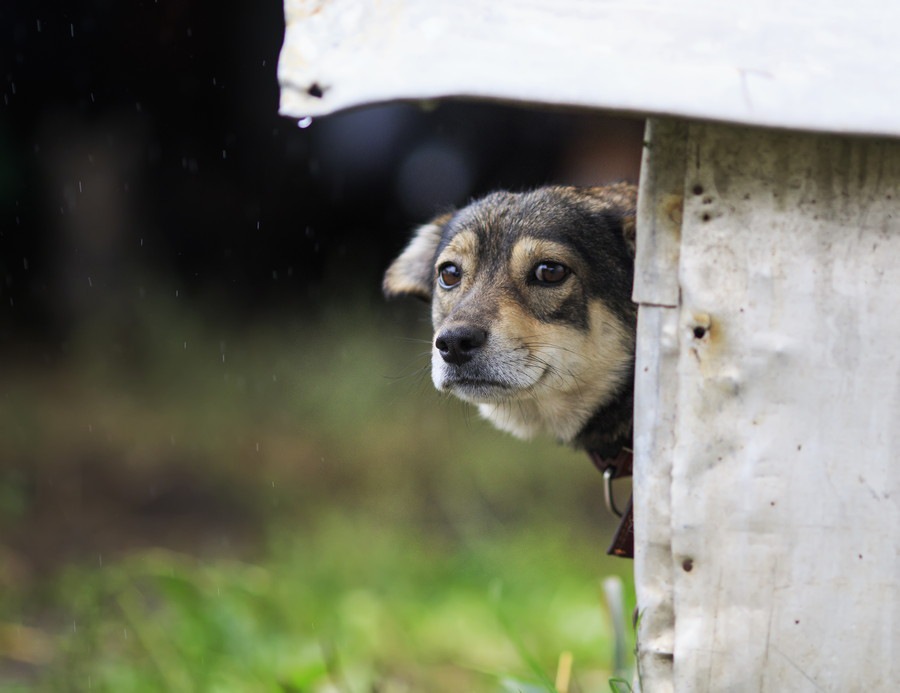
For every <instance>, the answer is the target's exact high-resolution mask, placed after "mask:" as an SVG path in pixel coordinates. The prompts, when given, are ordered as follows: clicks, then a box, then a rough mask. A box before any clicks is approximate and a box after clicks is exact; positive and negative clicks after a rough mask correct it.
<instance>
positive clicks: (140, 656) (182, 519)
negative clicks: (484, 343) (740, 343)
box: [0, 298, 633, 691]
mask: <svg viewBox="0 0 900 693" xmlns="http://www.w3.org/2000/svg"><path fill="white" fill-rule="evenodd" d="M213 308H214V306H211V305H202V304H201V302H199V301H195V302H193V303H191V304H188V303H186V302H179V301H178V300H177V299H169V300H161V299H160V300H156V301H153V300H151V299H149V298H148V299H147V300H146V303H145V304H144V306H143V307H142V310H140V311H138V312H137V313H136V315H137V316H138V318H137V320H136V322H134V323H133V324H130V325H129V328H128V330H127V331H126V330H123V329H122V326H121V324H119V323H116V322H115V321H113V320H110V319H108V318H103V317H100V318H97V319H96V320H94V321H93V322H90V323H85V324H83V325H81V327H80V328H79V330H78V331H77V333H76V335H77V336H76V337H75V338H73V340H72V341H71V342H70V343H68V344H67V345H66V346H65V349H64V351H63V353H62V355H56V356H53V357H52V358H48V357H47V355H46V354H42V353H39V352H38V351H35V352H34V353H30V354H27V355H21V354H20V355H18V356H17V357H16V358H7V359H5V360H4V364H5V365H4V367H3V370H2V372H0V379H2V382H3V383H4V387H3V390H2V393H0V435H2V439H3V447H4V453H3V454H4V457H5V458H6V459H7V462H6V463H5V464H4V466H3V468H2V470H0V528H2V530H3V536H4V537H5V540H4V542H3V544H2V545H0V552H2V553H0V561H2V562H0V566H2V568H0V685H2V686H4V687H5V688H4V689H6V688H9V689H10V690H51V691H55V690H60V691H62V690H109V691H130V690H133V691H144V690H147V691H150V690H153V691H155V690H209V691H235V690H240V691H253V690H260V691H262V690H272V691H277V690H289V691H290V690H293V691H335V690H337V691H363V690H378V691H414V690H429V691H441V690H446V691H460V690H467V691H478V690H547V687H548V685H550V683H552V680H553V673H554V670H555V668H556V665H557V660H558V658H559V656H560V654H561V653H562V652H570V653H572V655H573V657H574V674H573V676H574V682H575V683H574V684H573V688H572V690H581V691H594V690H597V691H599V690H608V688H609V683H608V682H609V680H610V678H611V677H613V676H614V675H615V674H616V673H617V672H614V671H612V668H613V667H612V662H613V661H614V657H613V647H614V642H613V630H612V626H611V624H610V623H609V617H608V615H607V613H606V611H605V610H604V608H603V605H602V598H601V595H600V580H601V579H602V578H603V577H604V576H606V575H609V574H611V573H617V574H620V575H622V576H623V577H625V579H626V580H627V581H629V584H630V578H629V577H626V576H627V574H628V572H629V571H630V569H631V565H630V563H628V562H623V561H617V560H615V559H609V558H607V557H605V556H604V555H603V549H604V548H605V543H606V541H607V539H608V536H609V533H610V530H611V525H612V522H611V520H610V519H609V518H607V517H606V515H605V511H604V510H603V509H602V507H601V506H602V502H601V500H600V493H601V489H600V480H599V476H598V475H597V473H596V471H595V470H594V469H593V468H592V467H591V465H590V463H589V462H588V461H587V460H586V459H585V458H584V456H582V455H580V454H577V453H575V452H572V451H567V450H564V449H561V448H559V447H558V446H556V445H555V444H554V443H553V442H552V441H538V442H531V443H523V442H521V441H516V440H514V439H512V438H509V437H507V436H505V435H503V434H501V433H498V432H496V431H494V430H493V429H491V428H490V427H489V426H488V425H487V424H485V423H483V422H481V421H480V420H478V419H477V416H476V415H475V414H474V413H472V412H470V411H469V410H468V409H466V408H465V407H464V406H463V405H461V404H460V403H458V402H456V401H455V400H447V399H445V398H442V397H440V396H439V395H437V393H434V392H433V388H432V387H431V383H430V377H429V374H428V371H427V366H428V351H429V349H428V342H427V340H428V337H429V336H430V332H429V328H428V326H427V324H426V323H424V322H423V321H422V317H423V316H422V313H424V312H425V311H424V309H423V307H421V306H405V305H402V306H392V307H390V308H387V309H386V308H384V307H382V306H380V305H378V306H375V305H372V306H370V305H357V306H354V307H348V306H347V305H339V306H333V307H332V308H331V309H330V310H321V311H319V312H318V313H316V314H314V315H313V314H296V315H260V316H258V319H257V320H254V321H252V322H248V323H245V324H241V325H235V324H233V323H231V322H229V321H228V320H224V319H221V318H220V317H219V315H220V313H219V312H218V311H217V310H214V309H213ZM627 591H628V594H629V595H630V594H631V589H630V587H629V589H628V590H627ZM628 599H629V601H630V602H631V601H633V598H632V597H631V596H629V597H628ZM618 673H621V672H618Z"/></svg>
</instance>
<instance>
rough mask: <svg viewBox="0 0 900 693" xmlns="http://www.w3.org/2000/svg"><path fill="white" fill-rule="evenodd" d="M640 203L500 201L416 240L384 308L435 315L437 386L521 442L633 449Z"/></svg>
mask: <svg viewBox="0 0 900 693" xmlns="http://www.w3.org/2000/svg"><path fill="white" fill-rule="evenodd" d="M636 200H637V190H636V188H635V187H634V186H631V185H628V184H625V183H619V184H615V185H611V186H607V187H592V188H576V187H567V186H548V187H541V188H538V189H536V190H533V191H529V192H521V193H512V192H505V191H501V192H494V193H492V194H489V195H487V196H486V197H484V198H482V199H479V200H476V201H474V202H472V203H471V204H469V205H467V206H465V207H463V208H462V209H459V210H456V211H452V212H449V213H446V214H442V215H441V216H438V217H437V218H435V219H433V220H432V221H430V222H429V223H427V224H424V225H422V226H421V227H419V228H418V229H417V230H416V231H415V232H414V234H413V237H412V240H411V241H410V242H409V244H408V245H407V246H406V248H405V249H404V250H403V251H402V252H401V254H400V255H399V256H398V257H397V258H396V259H395V260H394V261H393V263H392V264H391V265H390V266H389V267H388V269H387V271H386V273H385V276H384V282H383V289H384V293H385V294H386V296H388V297H389V298H390V297H396V296H415V297H418V298H420V299H423V300H425V301H428V302H430V303H431V317H432V322H433V325H434V339H433V341H432V349H431V376H432V380H433V382H434V385H435V387H436V388H437V389H438V390H440V391H442V392H449V393H452V394H453V395H455V396H457V397H459V398H460V399H462V400H464V401H466V402H470V403H472V404H475V405H476V406H477V407H478V410H479V412H480V413H481V415H482V416H483V417H484V418H486V419H487V420H488V421H490V422H491V423H492V424H493V425H494V426H496V427H497V428H499V429H501V430H504V431H508V432H510V433H512V434H514V435H515V436H518V437H520V438H531V437H533V436H535V435H538V434H549V435H551V436H553V437H555V438H556V439H557V440H559V441H560V442H562V443H565V444H568V445H570V446H573V447H575V448H580V449H583V450H586V451H588V452H589V453H590V454H591V455H592V457H594V456H596V457H597V458H598V459H613V458H615V457H616V455H619V454H620V453H621V451H622V449H623V448H628V447H630V445H631V436H632V410H633V401H634V347H635V329H636V322H637V307H636V306H635V304H634V303H633V302H632V301H631V291H632V283H633V276H634V255H635V214H636V212H635V209H636Z"/></svg>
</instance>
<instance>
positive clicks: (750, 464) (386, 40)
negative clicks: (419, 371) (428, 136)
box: [279, 0, 900, 693]
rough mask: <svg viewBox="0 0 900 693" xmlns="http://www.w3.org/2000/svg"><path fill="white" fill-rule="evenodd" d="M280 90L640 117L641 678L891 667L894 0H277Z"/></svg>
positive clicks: (301, 96) (898, 340) (883, 671)
mask: <svg viewBox="0 0 900 693" xmlns="http://www.w3.org/2000/svg"><path fill="white" fill-rule="evenodd" d="M286 16H287V31H286V37H285V44H284V49H283V52H282V56H281V62H280V65H279V77H280V81H281V84H282V106H281V108H282V112H283V113H284V114H285V115H290V116H293V117H295V118H298V119H299V118H303V117H306V116H317V115H321V114H325V113H329V112H333V111H336V110H340V109H343V108H347V107H351V106H357V105H361V104H365V103H373V102H380V101H389V100H396V99H411V100H419V99H434V98H440V97H444V96H467V97H481V98H488V99H507V100H513V101H520V102H534V103H544V104H558V105H568V106H580V107H590V108H597V109H607V110H614V111H619V112H628V113H633V114H641V115H644V116H646V117H648V127H647V136H646V142H645V149H644V158H643V165H642V173H641V180H640V202H639V219H638V258H637V273H636V281H635V287H634V299H635V301H637V302H638V303H639V304H640V316H639V335H638V358H637V376H636V378H637V383H636V389H637V402H636V419H635V508H636V514H635V521H636V558H635V580H636V587H637V595H638V608H639V610H640V621H639V628H638V677H637V679H636V684H637V686H639V687H640V688H641V689H642V690H644V691H648V692H651V693H657V692H659V691H669V690H676V691H729V692H733V691H762V690H766V691H770V690H771V691H791V692H802V691H837V690H841V691H893V690H897V689H898V688H900V143H898V141H897V139H896V138H898V137H900V50H898V49H897V48H896V47H895V44H896V40H897V39H896V34H897V29H898V27H900V5H897V4H892V3H883V2H876V1H875V0H857V2H853V3H846V2H835V1H831V0H826V1H825V2H822V3H818V4H816V5H810V4H808V3H801V2H797V1H796V0H780V1H779V2H774V0H762V1H761V2H757V3H743V4H741V5H739V6H735V5H733V4H732V3H721V2H713V1H712V0H689V1H688V2H682V3H674V4H673V3H667V2H663V1H662V0H647V1H645V2H640V3H625V2H610V1H604V0H597V1H596V2H588V1H586V0H528V1H525V0H522V1H520V2H513V3H502V2H488V1H487V0H456V1H455V2H452V3H451V2H436V1H435V0H391V1H387V2H385V1H379V0H331V1H327V0H318V1H317V0H286Z"/></svg>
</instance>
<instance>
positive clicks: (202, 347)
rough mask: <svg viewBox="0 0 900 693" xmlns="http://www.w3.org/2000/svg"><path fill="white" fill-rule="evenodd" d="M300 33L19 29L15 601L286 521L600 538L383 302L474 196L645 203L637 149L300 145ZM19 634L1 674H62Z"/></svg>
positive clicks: (274, 14) (183, 14)
mask: <svg viewBox="0 0 900 693" xmlns="http://www.w3.org/2000/svg"><path fill="white" fill-rule="evenodd" d="M283 31H284V24H283V15H282V7H281V4H280V3H279V2H267V3H222V2H208V1H203V0H189V1H185V2H173V1H169V0H144V1H142V2H137V1H134V0H88V1H83V2H79V3H69V2H53V1H51V0H46V1H43V2H31V1H27V0H12V1H7V2H4V3H3V4H2V6H0V77H2V87H0V91H2V96H3V101H2V103H0V528H2V530H3V537H4V539H3V542H2V546H0V590H3V589H8V590H12V591H13V592H15V591H16V590H25V591H27V589H28V588H29V587H30V586H31V585H33V584H34V581H35V580H36V579H37V576H39V575H40V576H48V575H50V576H52V575H54V574H56V573H55V571H58V570H59V569H60V567H61V566H63V565H66V564H67V563H68V562H70V561H74V562H76V563H78V562H79V561H81V562H82V563H83V562H88V563H91V564H93V563H94V562H96V561H97V557H98V556H99V557H100V563H101V564H102V562H103V558H102V557H103V555H110V553H115V555H124V553H125V552H127V551H129V550H132V549H135V548H140V547H160V546H162V547H169V548H176V549H179V550H182V549H183V550H188V551H191V552H195V553H196V552H203V551H214V552H215V551H226V552H227V551H236V552H238V553H241V554H242V555H245V554H246V553H247V552H248V551H249V552H250V553H251V554H252V553H253V552H254V551H257V553H258V551H259V549H258V547H259V546H260V544H261V542H262V541H263V540H262V539H260V537H265V536H269V533H268V530H267V529H266V528H267V527H268V526H269V524H271V517H272V513H273V512H274V511H273V509H274V508H281V509H282V510H283V509H285V508H290V509H291V511H292V513H293V514H292V515H291V517H292V518H294V519H293V520H292V521H294V522H300V520H297V519H296V518H297V517H298V514H299V516H301V517H302V518H305V519H303V522H307V521H309V522H311V521H312V520H310V518H313V517H318V515H316V513H318V512H320V511H322V510H323V508H329V507H332V508H333V507H349V506H353V507H354V508H355V509H356V510H359V508H363V511H365V510H366V509H368V511H369V512H370V513H373V514H374V516H377V517H379V518H381V519H384V518H385V517H388V518H392V519H393V520H397V521H400V522H407V523H408V522H414V523H422V524H424V525H428V523H432V524H433V525H434V526H436V527H437V526H440V527H445V526H446V525H447V523H448V520H447V517H449V516H453V515H454V513H457V514H458V512H457V511H459V508H457V510H452V509H450V510H448V509H447V507H444V506H446V504H447V503H448V501H447V500H446V499H447V498H448V497H451V498H457V500H459V503H461V504H462V505H461V506H459V507H463V506H464V507H466V508H469V510H466V513H469V511H470V510H471V508H472V507H474V506H472V502H473V501H472V498H473V497H474V498H480V499H481V500H480V501H479V502H480V503H483V506H484V507H486V508H488V509H489V510H490V516H491V517H494V518H501V520H503V518H507V519H510V521H512V520H514V519H515V518H521V517H523V516H525V515H527V514H529V513H530V512H531V511H532V510H533V508H532V507H531V503H532V502H534V503H535V504H536V505H538V506H540V505H546V506H547V507H549V508H551V509H552V508H556V509H557V510H558V509H559V508H560V507H565V508H566V510H565V512H566V513H569V514H570V515H572V516H573V517H575V516H576V515H577V516H578V518H580V519H582V520H584V522H585V526H588V527H591V528H593V526H594V525H593V523H596V522H598V521H599V520H598V518H600V517H601V514H600V513H599V512H596V511H595V508H596V507H597V502H596V499H597V496H596V493H597V488H596V487H594V486H592V485H591V486H586V484H585V483H584V481H583V480H587V479H590V481H591V482H593V476H592V475H593V474H594V472H593V471H592V470H589V469H588V467H589V465H588V464H587V463H586V462H584V463H583V470H582V467H581V465H582V460H580V459H579V462H578V465H579V466H578V472H576V474H583V478H582V477H577V476H576V477H575V478H574V479H567V480H561V479H560V478H559V475H558V474H555V473H554V472H552V471H550V472H533V470H532V471H527V470H528V469H529V467H528V466H527V464H526V463H522V462H520V461H519V460H520V459H521V458H522V457H523V455H528V454H533V455H536V456H537V458H538V459H545V458H546V457H547V456H548V455H552V456H553V458H555V459H556V458H557V456H562V457H560V458H559V459H565V457H564V456H565V455H566V454H571V453H566V452H565V451H559V452H557V451H555V448H553V447H552V445H551V447H544V448H540V447H538V448H534V447H532V446H525V445H524V444H519V443H516V442H515V441H512V440H511V439H508V438H506V437H504V436H502V435H501V434H497V433H495V432H493V431H490V430H488V429H485V430H483V431H482V429H480V428H479V427H478V426H477V424H475V423H473V415H471V414H469V413H467V412H466V411H464V410H463V409H462V408H460V407H459V406H458V405H456V404H448V403H447V402H445V401H437V398H434V397H433V395H432V394H431V393H430V388H429V384H428V378H427V375H425V376H424V377H423V375H422V373H423V365H427V350H428V344H427V340H428V338H429V336H430V333H429V328H428V325H427V320H426V317H427V315H426V313H427V310H426V309H425V308H424V306H420V305H407V304H403V305H391V306H385V305H384V304H383V301H382V299H381V297H380V281H381V274H382V272H383V271H384V268H385V266H386V265H387V263H388V262H389V261H390V259H391V258H392V257H393V256H394V255H395V254H396V253H397V252H398V251H399V249H400V248H401V247H402V246H403V244H404V243H405V241H406V239H407V238H408V236H409V234H410V232H411V231H412V229H413V228H414V227H415V225H416V224H418V223H421V222H423V221H426V220H427V219H428V218H429V217H430V216H431V215H433V214H435V213H437V212H440V211H442V210H445V209H447V208H448V207H449V206H452V205H459V204H464V203H465V202H466V200H468V199H470V198H472V197H474V196H479V195H481V194H483V193H486V192H488V191H490V190H493V189H497V188H507V189H514V190H515V189H524V188H530V187H534V186H538V185H541V184H544V183H550V182H553V183H575V184H598V183H605V182H610V181H615V180H621V179H628V180H632V181H635V180H636V178H637V173H638V165H639V158H640V148H641V137H642V129H643V125H642V123H641V122H639V121H637V120H632V119H628V118H619V117H613V116H602V115H598V114H595V113H590V112H573V111H563V110H548V109H539V108H529V107H525V106H517V105H502V104H486V103H473V102H465V101H460V100H450V101H443V102H438V103H430V104H389V105H381V106H375V107H371V108H364V109H359V110H356V111H353V112H348V113H342V114H337V115H334V116H329V117H323V118H316V119H315V120H314V121H313V122H311V123H310V122H306V121H301V122H300V123H298V122H296V121H294V120H290V119H285V118H282V117H280V116H279V115H278V113H277V109H278V85H277V83H276V77H275V75H276V66H277V61H278V53H279V50H280V47H281V41H282V37H283ZM423 354H426V356H425V357H424V359H423ZM410 364H413V365H410ZM394 381H399V382H400V386H399V387H398V386H397V383H396V382H394ZM386 382H387V383H389V385H386V384H385V383H386ZM410 383H412V384H410ZM385 393H387V394H385ZM416 397H418V399H416ZM422 398H425V399H424V400H423V399H422ZM428 398H431V399H428ZM423 401H424V402H426V404H421V402H423ZM445 420H449V421H451V422H452V421H456V422H457V425H459V426H461V427H462V429H460V430H462V431H463V432H462V433H460V432H459V430H450V431H449V432H448V431H443V429H440V428H439V427H440V426H443V425H444V424H443V423H442V422H444V421H445ZM451 425H452V424H451ZM473 426H474V427H476V428H477V431H478V432H477V434H473V435H471V440H472V441H473V442H472V443H471V445H470V447H469V448H466V447H465V445H462V447H461V448H460V447H459V443H458V440H459V439H460V437H464V438H466V439H467V440H468V439H470V434H471V429H472V427H473ZM484 441H489V442H484ZM485 446H488V447H489V450H486V449H485ZM517 446H518V447H517ZM434 450H437V451H438V452H433V451H434ZM467 450H468V452H467ZM526 450H527V451H528V452H524V451H526ZM504 451H506V452H504ZM532 451H534V452H532ZM548 451H553V452H548ZM502 454H507V455H508V456H509V459H508V461H505V462H504V461H496V462H494V466H493V467H490V466H489V465H487V466H486V465H483V464H481V462H480V460H481V459H482V458H483V457H485V456H488V457H489V458H490V459H496V458H497V456H500V455H502ZM459 456H462V457H464V458H465V459H464V460H462V461H463V462H464V464H459V463H460V461H461V460H460V458H459ZM491 456H493V457H491ZM435 457H437V459H433V458H435ZM386 460H389V461H390V462H389V463H388V462H386ZM522 464H525V465H526V466H525V467H524V470H525V471H523V476H522V477H521V478H519V477H517V476H516V475H515V474H511V470H517V469H518V470H523V467H522V466H521V465H522ZM517 465H518V466H517ZM534 467H535V468H537V467H538V464H535V465H534ZM375 468H378V469H380V470H381V471H380V472H378V473H377V474H376V473H373V472H372V470H373V469H375ZM476 468H477V469H478V470H481V471H472V470H473V469H476ZM490 469H494V470H495V471H490ZM535 473H537V474H538V475H537V476H534V474H535ZM452 474H458V475H459V479H460V480H458V481H459V483H460V484H463V485H464V484H468V483H470V480H471V479H472V478H475V477H477V476H478V475H479V474H487V475H488V476H490V475H491V474H493V475H494V476H493V477H491V478H485V479H482V481H483V484H482V481H477V480H476V482H471V483H475V484H476V485H475V487H473V488H474V489H475V491H477V493H475V494H474V496H473V492H472V488H469V487H464V486H460V487H459V488H456V491H454V490H453V488H454V487H453V485H452V484H449V485H448V481H447V475H452ZM529 474H530V475H531V476H529ZM541 474H543V476H541ZM464 477H466V478H467V479H469V480H467V481H461V479H463V478H464ZM511 478H512V479H515V481H512V482H511V481H510V479H511ZM554 484H557V486H554ZM386 489H387V490H386ZM398 489H400V491H398ZM466 489H468V490H466ZM547 489H556V490H555V491H554V490H550V491H548V490H547ZM398 493H399V495H398ZM454 494H455V495H454ZM541 494H550V495H549V496H548V497H547V499H544V500H541ZM554 494H555V495H554ZM378 498H386V499H387V500H381V501H379V500H377V499H378ZM373 499H376V500H373ZM435 499H438V500H437V501H436V500H435ZM548 499H549V500H548ZM573 499H574V501H573ZM545 501H546V502H545ZM453 502H456V501H453ZM436 504H437V505H436ZM451 505H452V503H451ZM476 505H477V504H476ZM438 506H441V507H444V510H443V511H440V512H439V511H437V510H435V508H436V507H438ZM459 512H462V511H459ZM471 512H472V513H474V514H473V515H472V517H476V518H477V517H481V516H480V515H479V512H478V511H475V510H471ZM554 512H555V510H554ZM442 513H443V514H442ZM579 513H580V515H579ZM371 516H372V515H369V517H371ZM567 517H568V516H567ZM503 521H504V522H505V521H506V520H503ZM450 524H452V522H451V523H450ZM600 534H601V533H600V532H599V531H598V538H597V541H598V543H602V542H603V541H604V540H605V538H604V537H603V536H600ZM211 547H212V548H211ZM107 560H109V559H107ZM56 608H57V609H58V608H59V607H56ZM38 611H40V609H38ZM54 613H56V612H54ZM10 614H12V615H10ZM32 617H34V616H33V613H32V616H28V615H27V614H26V615H25V616H23V615H22V614H18V615H17V612H14V611H13V612H10V613H7V615H6V616H5V618H6V619H7V620H10V621H17V620H18V621H23V622H24V621H27V620H28V618H32ZM0 618H2V614H0ZM34 618H36V617H34ZM3 632H4V631H3V625H2V623H0V659H2V657H3V656H7V657H9V658H10V660H11V661H16V662H19V663H21V662H23V661H24V662H25V663H26V664H27V663H28V662H29V661H30V660H29V657H31V659H32V660H34V662H32V663H44V659H47V658H51V657H50V655H46V657H44V659H42V657H43V655H41V654H40V653H41V652H44V650H41V648H40V647H37V646H35V647H37V649H36V650H35V651H34V652H37V654H34V652H32V654H31V655H28V650H27V647H26V648H25V650H23V651H25V652H26V654H24V655H23V654H21V652H20V653H19V655H16V654H15V648H14V647H13V646H12V645H4V644H3V643H4V639H3ZM35 632H36V633H37V631H35ZM20 645H21V643H20ZM22 647H25V646H22ZM50 649H51V650H52V648H50ZM10 653H12V654H10ZM0 674H2V670H0ZM0 681H2V679H0Z"/></svg>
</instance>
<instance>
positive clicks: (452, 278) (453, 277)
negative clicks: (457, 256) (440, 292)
mask: <svg viewBox="0 0 900 693" xmlns="http://www.w3.org/2000/svg"><path fill="white" fill-rule="evenodd" d="M460 279H462V271H461V270H460V269H459V266H457V265H454V264H453V263H452V262H445V263H444V264H443V265H441V266H440V267H439V268H438V284H440V285H441V288H442V289H452V288H453V287H454V286H456V285H457V284H459V280H460Z"/></svg>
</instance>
